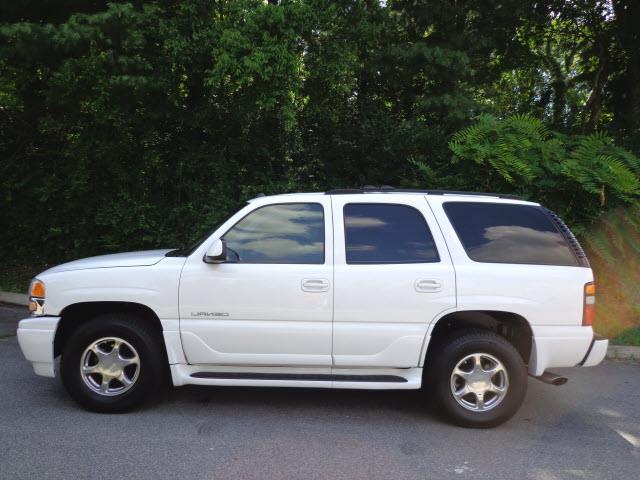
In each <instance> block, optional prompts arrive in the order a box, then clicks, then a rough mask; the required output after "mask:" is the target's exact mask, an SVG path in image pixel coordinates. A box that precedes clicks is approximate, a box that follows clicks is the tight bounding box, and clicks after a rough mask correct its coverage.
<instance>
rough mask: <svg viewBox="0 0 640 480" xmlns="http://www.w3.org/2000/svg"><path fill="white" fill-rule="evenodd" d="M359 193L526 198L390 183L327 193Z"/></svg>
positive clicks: (326, 193)
mask: <svg viewBox="0 0 640 480" xmlns="http://www.w3.org/2000/svg"><path fill="white" fill-rule="evenodd" d="M358 193H423V194H425V195H471V196H480V197H498V198H506V199H509V200H525V199H524V198H522V197H519V196H517V195H511V194H506V193H485V192H464V191H460V190H424V189H420V188H395V187H391V186H389V185H381V186H380V187H375V186H373V185H365V186H363V187H360V188H336V189H334V190H327V191H326V192H324V194H325V195H353V194H358Z"/></svg>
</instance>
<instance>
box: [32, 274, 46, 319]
mask: <svg viewBox="0 0 640 480" xmlns="http://www.w3.org/2000/svg"><path fill="white" fill-rule="evenodd" d="M45 295H46V290H45V288H44V283H42V282H41V281H40V280H38V279H37V278H34V279H33V280H31V285H29V311H30V312H31V314H33V315H42V314H43V313H44V299H45Z"/></svg>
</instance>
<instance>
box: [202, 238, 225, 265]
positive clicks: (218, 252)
mask: <svg viewBox="0 0 640 480" xmlns="http://www.w3.org/2000/svg"><path fill="white" fill-rule="evenodd" d="M203 260H204V261H205V263H224V262H226V261H227V246H226V245H225V244H224V240H220V239H218V240H216V241H215V242H213V243H212V244H211V245H210V246H209V248H208V249H207V253H205V254H204V258H203Z"/></svg>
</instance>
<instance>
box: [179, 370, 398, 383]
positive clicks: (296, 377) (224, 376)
mask: <svg viewBox="0 0 640 480" xmlns="http://www.w3.org/2000/svg"><path fill="white" fill-rule="evenodd" d="M190 376H191V377H192V378H207V379H217V380H293V381H306V382H367V383H371V382H382V383H407V379H406V378H403V377H399V376H397V375H330V374H318V373H251V372H196V373H192V374H191V375H190Z"/></svg>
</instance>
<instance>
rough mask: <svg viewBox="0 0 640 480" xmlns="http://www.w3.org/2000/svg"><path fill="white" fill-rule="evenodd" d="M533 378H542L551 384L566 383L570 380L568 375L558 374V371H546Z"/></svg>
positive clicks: (541, 379) (542, 380)
mask: <svg viewBox="0 0 640 480" xmlns="http://www.w3.org/2000/svg"><path fill="white" fill-rule="evenodd" d="M533 378H535V379H536V380H540V381H541V382H544V383H548V384H549V385H555V386H559V385H564V384H565V383H567V382H568V381H569V379H568V378H567V377H563V376H562V375H558V374H557V373H553V372H544V373H543V374H542V375H540V376H539V377H533Z"/></svg>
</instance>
